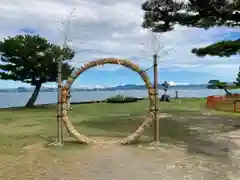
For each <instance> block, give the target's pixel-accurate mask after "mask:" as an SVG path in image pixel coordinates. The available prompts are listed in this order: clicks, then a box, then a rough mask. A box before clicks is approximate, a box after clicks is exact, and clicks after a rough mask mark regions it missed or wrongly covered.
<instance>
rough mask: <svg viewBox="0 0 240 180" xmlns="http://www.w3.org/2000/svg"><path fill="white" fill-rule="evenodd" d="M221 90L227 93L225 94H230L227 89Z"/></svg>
mask: <svg viewBox="0 0 240 180" xmlns="http://www.w3.org/2000/svg"><path fill="white" fill-rule="evenodd" d="M223 90H224V91H225V92H226V93H227V95H231V94H232V93H230V92H229V91H228V90H227V89H223Z"/></svg>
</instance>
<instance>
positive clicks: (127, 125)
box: [0, 99, 240, 154]
mask: <svg viewBox="0 0 240 180" xmlns="http://www.w3.org/2000/svg"><path fill="white" fill-rule="evenodd" d="M158 105H159V108H160V111H161V112H167V113H170V114H172V115H173V118H172V119H162V120H161V126H160V132H161V134H160V136H161V140H162V141H167V142H173V143H176V142H180V141H184V139H185V138H186V136H187V135H188V133H189V132H188V129H187V128H186V126H185V125H186V124H187V126H188V127H189V122H191V123H190V124H199V123H200V124H201V123H205V125H206V123H209V124H210V125H209V126H211V124H212V120H210V118H209V117H207V118H204V117H205V116H207V115H202V114H201V113H203V114H206V113H207V112H211V113H212V114H213V115H215V116H219V115H220V116H221V117H222V118H221V120H219V121H215V122H214V123H215V124H222V123H225V121H226V123H228V121H227V120H226V118H228V117H231V118H234V117H235V119H237V118H236V117H238V116H239V115H240V114H237V113H235V114H234V113H225V112H217V111H212V110H207V109H205V108H204V106H205V100H204V99H182V100H180V102H179V101H178V100H173V101H172V102H170V103H162V102H159V104H158ZM147 110H148V102H147V100H142V101H139V102H136V103H127V104H107V103H99V104H81V105H73V110H72V111H70V112H69V118H70V120H71V121H72V123H73V124H74V126H75V127H76V129H77V130H78V131H80V132H81V133H83V134H85V135H88V136H100V137H103V136H108V137H125V136H127V135H128V134H129V133H131V132H133V131H134V130H135V129H136V128H137V127H138V126H139V125H140V124H141V122H142V120H143V119H144V117H145V115H146V114H147ZM0 114H1V120H0V128H1V131H0V144H1V147H3V148H0V154H1V153H4V154H5V153H7V154H9V153H10V154H15V153H16V154H19V152H20V150H21V148H23V147H26V146H29V145H31V144H36V143H47V142H49V141H51V140H52V139H53V138H54V137H55V135H56V116H55V115H56V107H55V105H45V106H40V107H37V108H33V109H25V108H12V109H1V110H0ZM180 117H182V118H180ZM196 117H197V118H196ZM179 119H185V120H184V121H182V122H181V121H179ZM186 119H187V121H186ZM234 123H235V121H231V123H230V124H229V123H228V125H225V126H224V127H225V129H229V128H232V126H233V124H234ZM64 135H65V137H68V134H67V133H66V132H65V133H64ZM151 138H152V128H149V129H148V131H147V132H146V135H145V139H146V140H151ZM169 140H171V141H169ZM69 147H72V146H70V145H69Z"/></svg>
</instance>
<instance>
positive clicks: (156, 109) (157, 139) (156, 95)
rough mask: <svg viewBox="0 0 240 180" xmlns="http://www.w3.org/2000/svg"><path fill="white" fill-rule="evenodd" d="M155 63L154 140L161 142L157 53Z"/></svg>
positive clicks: (154, 56) (154, 58)
mask: <svg viewBox="0 0 240 180" xmlns="http://www.w3.org/2000/svg"><path fill="white" fill-rule="evenodd" d="M153 65H154V69H153V71H154V84H153V86H154V92H155V95H154V120H153V137H154V141H157V142H159V141H160V140H159V138H160V137H159V136H160V132H159V121H158V116H157V113H158V108H157V102H158V69H157V68H158V67H157V66H158V64H157V54H154V55H153Z"/></svg>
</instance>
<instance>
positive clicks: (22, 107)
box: [0, 97, 206, 110]
mask: <svg viewBox="0 0 240 180" xmlns="http://www.w3.org/2000/svg"><path fill="white" fill-rule="evenodd" d="M147 99H148V97H143V98H137V101H142V100H147ZM178 99H181V100H183V99H196V100H198V99H206V97H179V98H178ZM171 100H176V98H171ZM159 102H161V101H159ZM99 103H106V100H97V101H79V102H77V101H75V102H71V105H78V104H99ZM109 104H110V103H109ZM112 104H114V103H112ZM53 105H57V103H47V104H36V105H34V107H32V108H26V107H25V106H12V107H4V108H0V110H7V109H24V108H26V109H34V108H39V107H44V106H53Z"/></svg>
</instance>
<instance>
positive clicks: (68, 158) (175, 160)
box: [0, 138, 236, 180]
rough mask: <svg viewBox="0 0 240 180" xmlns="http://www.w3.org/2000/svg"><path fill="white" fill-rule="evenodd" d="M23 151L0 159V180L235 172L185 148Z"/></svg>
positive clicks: (224, 176) (214, 176)
mask: <svg viewBox="0 0 240 180" xmlns="http://www.w3.org/2000/svg"><path fill="white" fill-rule="evenodd" d="M103 140H104V139H102V138H101V141H103ZM23 151H24V154H23V155H22V156H19V157H17V158H16V157H13V156H6V157H0V159H1V161H2V162H4V163H1V165H5V167H4V171H3V172H1V171H0V172H1V174H0V179H1V180H28V179H29V180H105V179H106V180H107V179H109V180H110V179H111V180H123V179H131V180H135V179H136V180H141V179H142V180H145V179H151V180H155V179H156V180H159V179H161V180H192V179H194V180H200V179H202V180H228V178H229V177H230V176H229V174H228V172H229V171H230V170H232V171H233V172H234V171H236V168H234V167H233V163H232V161H231V158H229V159H228V160H227V159H224V158H215V157H209V156H204V155H197V154H189V153H188V151H186V149H185V148H178V147H167V146H163V145H160V146H159V147H156V146H154V147H150V146H142V147H140V146H138V147H132V146H122V147H120V146H116V145H114V144H109V143H103V144H101V143H100V144H98V145H94V146H90V147H86V148H85V149H80V150H77V149H75V150H72V149H71V150H67V151H65V150H63V151H62V152H61V150H59V149H54V150H52V149H49V148H43V147H42V146H41V145H40V144H36V145H33V146H29V147H26V148H24V150H23ZM54 151H58V153H55V152H54ZM59 151H60V153H59ZM0 169H3V167H0ZM234 173H235V172H234Z"/></svg>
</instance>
